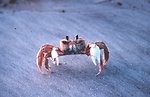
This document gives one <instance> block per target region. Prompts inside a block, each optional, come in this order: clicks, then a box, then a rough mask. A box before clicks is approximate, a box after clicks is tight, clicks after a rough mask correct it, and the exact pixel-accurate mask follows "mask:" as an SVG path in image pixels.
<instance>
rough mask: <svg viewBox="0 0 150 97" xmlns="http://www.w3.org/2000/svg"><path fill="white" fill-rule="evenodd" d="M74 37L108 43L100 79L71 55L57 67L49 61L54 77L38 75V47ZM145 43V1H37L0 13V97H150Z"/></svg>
mask: <svg viewBox="0 0 150 97" xmlns="http://www.w3.org/2000/svg"><path fill="white" fill-rule="evenodd" d="M118 2H121V3H122V5H120V4H117V3H118ZM63 10H64V11H63ZM76 34H78V35H79V36H80V37H82V38H85V39H86V42H89V41H104V42H105V43H106V44H107V46H108V48H109V50H110V60H109V62H108V65H107V66H106V67H105V69H104V70H103V72H102V74H101V75H100V76H98V77H96V73H97V71H98V67H97V66H94V64H93V63H92V61H91V59H90V58H89V57H87V56H86V55H71V56H65V57H60V62H61V63H62V65H60V66H59V67H57V66H55V65H54V64H53V63H52V62H51V61H50V62H49V64H50V65H51V67H52V71H53V73H52V74H51V75H49V74H47V73H46V72H45V74H44V75H41V74H40V73H39V71H38V69H37V66H36V54H37V52H38V50H39V48H40V46H41V45H42V44H45V43H48V44H51V45H55V46H59V40H60V39H63V38H65V36H66V35H69V36H70V38H72V39H73V38H74V36H75V35H76ZM149 43H150V3H148V0H112V1H110V0H93V1H92V0H85V1H84V0H49V1H48V0H45V1H44V0H43V1H39V0H37V1H34V2H24V3H19V4H14V5H9V6H8V7H5V8H0V97H150V64H149V58H150V44H149Z"/></svg>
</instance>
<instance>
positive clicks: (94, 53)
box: [37, 35, 109, 75]
mask: <svg viewBox="0 0 150 97" xmlns="http://www.w3.org/2000/svg"><path fill="white" fill-rule="evenodd" d="M74 54H86V55H87V56H90V57H91V59H92V61H93V63H94V64H95V65H97V64H98V67H99V71H98V73H97V75H99V74H100V73H101V71H102V69H103V67H104V66H105V65H106V64H107V62H108V59H109V51H108V48H107V46H106V45H105V43H104V42H100V41H97V42H89V43H87V44H86V43H85V40H84V39H83V38H79V37H78V35H76V37H75V39H74V40H70V39H69V37H68V36H66V39H62V40H60V47H55V46H53V45H49V44H45V45H43V46H41V48H40V50H39V52H38V54H37V66H38V69H39V71H40V72H41V73H42V74H43V70H42V63H44V65H45V68H46V70H47V71H50V72H51V69H50V68H49V65H48V58H50V59H51V60H52V61H53V63H54V64H57V66H59V56H65V55H74Z"/></svg>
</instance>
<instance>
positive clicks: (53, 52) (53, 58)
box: [51, 47, 59, 66]
mask: <svg viewBox="0 0 150 97" xmlns="http://www.w3.org/2000/svg"><path fill="white" fill-rule="evenodd" d="M57 50H58V48H56V47H53V49H52V52H51V56H52V61H53V62H54V63H56V64H57V66H59V58H58V57H59V55H58V52H57Z"/></svg>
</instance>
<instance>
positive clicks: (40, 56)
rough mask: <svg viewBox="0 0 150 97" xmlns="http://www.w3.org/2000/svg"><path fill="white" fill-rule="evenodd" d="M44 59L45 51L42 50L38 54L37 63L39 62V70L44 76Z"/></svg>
mask: <svg viewBox="0 0 150 97" xmlns="http://www.w3.org/2000/svg"><path fill="white" fill-rule="evenodd" d="M43 57H44V54H43V51H42V49H40V50H39V52H38V54H37V60H36V61H37V66H38V69H39V71H40V73H42V74H43V70H42V61H43Z"/></svg>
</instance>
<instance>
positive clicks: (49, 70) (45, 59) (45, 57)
mask: <svg viewBox="0 0 150 97" xmlns="http://www.w3.org/2000/svg"><path fill="white" fill-rule="evenodd" d="M48 57H49V54H48V53H47V54H45V56H44V59H43V61H44V65H45V68H46V70H47V72H51V67H50V66H49V65H48Z"/></svg>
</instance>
